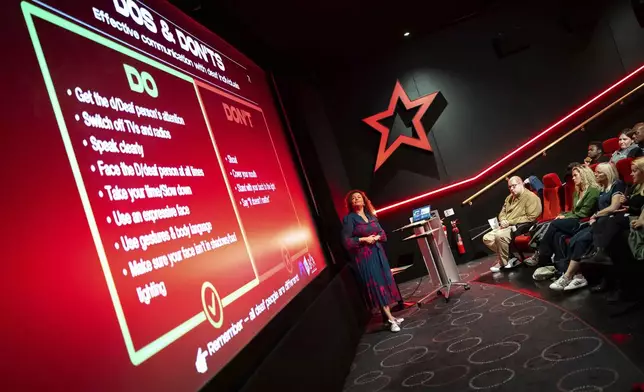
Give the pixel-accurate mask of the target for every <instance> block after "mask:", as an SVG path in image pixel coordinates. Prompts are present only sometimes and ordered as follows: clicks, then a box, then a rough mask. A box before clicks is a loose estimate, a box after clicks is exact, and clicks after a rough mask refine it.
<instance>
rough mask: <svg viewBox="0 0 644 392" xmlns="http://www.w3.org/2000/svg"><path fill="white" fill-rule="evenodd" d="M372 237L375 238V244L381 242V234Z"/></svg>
mask: <svg viewBox="0 0 644 392" xmlns="http://www.w3.org/2000/svg"><path fill="white" fill-rule="evenodd" d="M372 237H373V239H374V242H378V241H380V234H378V235H372Z"/></svg>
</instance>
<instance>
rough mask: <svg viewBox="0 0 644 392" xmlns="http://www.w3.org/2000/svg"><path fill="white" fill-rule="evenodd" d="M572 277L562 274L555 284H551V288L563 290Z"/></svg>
mask: <svg viewBox="0 0 644 392" xmlns="http://www.w3.org/2000/svg"><path fill="white" fill-rule="evenodd" d="M570 282H571V279H568V278H567V277H566V275H565V274H564V275H561V277H560V278H559V279H557V280H556V281H555V282H554V283H553V284H551V285H550V288H551V289H552V290H555V291H562V290H563V289H565V288H566V286H568V284H570Z"/></svg>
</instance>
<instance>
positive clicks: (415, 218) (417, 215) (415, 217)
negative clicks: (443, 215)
mask: <svg viewBox="0 0 644 392" xmlns="http://www.w3.org/2000/svg"><path fill="white" fill-rule="evenodd" d="M431 209H432V207H431V206H425V207H420V208H416V209H415V210H413V212H412V223H413V222H419V221H422V220H427V219H429V218H431V213H430V211H431Z"/></svg>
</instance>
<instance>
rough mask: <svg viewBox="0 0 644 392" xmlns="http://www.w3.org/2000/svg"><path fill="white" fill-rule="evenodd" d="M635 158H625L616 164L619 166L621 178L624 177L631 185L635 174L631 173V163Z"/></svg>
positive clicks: (623, 179)
mask: <svg viewBox="0 0 644 392" xmlns="http://www.w3.org/2000/svg"><path fill="white" fill-rule="evenodd" d="M632 162H633V158H624V159H620V160H619V161H617V163H616V164H615V166H616V167H617V172H618V173H619V178H621V179H622V181H624V182H625V183H626V184H628V185H631V184H632V183H633V176H632V175H631V163H632Z"/></svg>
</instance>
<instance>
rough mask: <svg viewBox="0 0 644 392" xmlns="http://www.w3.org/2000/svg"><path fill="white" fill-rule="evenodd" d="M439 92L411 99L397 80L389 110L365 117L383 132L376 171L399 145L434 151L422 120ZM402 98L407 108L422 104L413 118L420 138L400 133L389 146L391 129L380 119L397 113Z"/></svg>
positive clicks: (366, 121) (372, 125)
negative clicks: (397, 105) (398, 103)
mask: <svg viewBox="0 0 644 392" xmlns="http://www.w3.org/2000/svg"><path fill="white" fill-rule="evenodd" d="M438 94H439V92H438V91H436V92H434V93H431V94H428V95H425V96H423V97H420V98H418V99H415V100H413V101H411V100H410V99H409V97H408V96H407V94H406V93H405V90H403V88H402V86H401V85H400V82H399V81H396V87H394V92H393V94H392V95H391V99H390V100H389V107H388V108H387V110H385V111H383V112H380V113H378V114H374V115H373V116H370V117H367V118H365V119H363V120H362V121H364V122H365V123H367V124H368V125H369V126H371V127H372V128H374V129H375V130H376V131H378V132H380V133H381V137H380V145H379V147H378V157H377V158H376V168H375V169H374V172H375V171H376V170H378V169H379V168H380V166H382V164H383V163H385V161H386V160H387V158H389V157H390V156H391V154H393V153H394V151H396V149H397V148H398V147H400V145H402V144H407V145H410V146H413V147H418V148H420V149H422V150H427V151H432V146H431V145H430V144H429V139H427V133H426V132H425V127H424V126H423V124H422V122H421V120H422V118H423V116H424V115H425V112H427V109H428V108H429V106H430V105H431V104H432V102H434V99H435V98H436V96H437V95H438ZM398 100H400V101H401V102H402V104H403V105H404V106H405V109H407V110H410V109H414V108H417V107H419V106H420V108H419V109H418V111H417V112H416V115H415V116H414V118H413V119H412V126H413V128H414V130H415V131H416V134H417V135H418V138H415V137H409V136H405V135H399V136H398V137H397V138H396V140H395V141H394V142H393V143H392V144H391V145H390V146H389V147H387V140H388V139H389V132H390V129H389V128H387V127H385V126H384V125H382V124H381V123H380V121H382V120H384V119H386V118H389V117H391V116H393V115H395V114H396V104H397V102H398Z"/></svg>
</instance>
